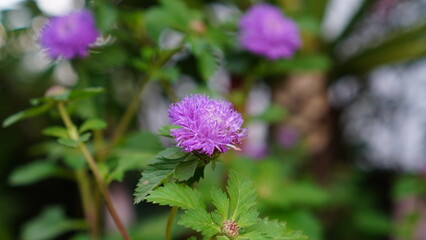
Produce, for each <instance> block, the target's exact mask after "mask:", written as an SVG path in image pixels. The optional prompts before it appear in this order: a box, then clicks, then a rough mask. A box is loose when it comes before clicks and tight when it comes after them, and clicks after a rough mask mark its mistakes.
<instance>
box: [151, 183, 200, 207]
mask: <svg viewBox="0 0 426 240" xmlns="http://www.w3.org/2000/svg"><path fill="white" fill-rule="evenodd" d="M146 200H147V201H149V202H152V203H156V204H160V205H168V206H173V207H179V208H182V209H204V208H205V207H206V205H205V203H204V201H203V198H202V196H201V193H200V192H199V191H198V190H195V189H192V188H190V187H188V186H186V185H183V184H178V183H166V184H164V187H160V188H157V189H155V190H154V191H152V192H151V193H150V194H149V196H147V197H146Z"/></svg>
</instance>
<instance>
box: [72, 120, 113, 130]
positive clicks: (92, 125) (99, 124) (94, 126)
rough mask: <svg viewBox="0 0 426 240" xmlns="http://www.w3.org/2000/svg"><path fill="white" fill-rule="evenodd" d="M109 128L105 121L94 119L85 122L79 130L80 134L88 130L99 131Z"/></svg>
mask: <svg viewBox="0 0 426 240" xmlns="http://www.w3.org/2000/svg"><path fill="white" fill-rule="evenodd" d="M106 127H107V124H106V122H105V121H104V120H102V119H99V118H92V119H89V120H87V121H85V122H84V123H83V124H81V126H80V129H79V130H78V131H79V132H80V133H83V132H85V131H88V130H99V129H104V128H106Z"/></svg>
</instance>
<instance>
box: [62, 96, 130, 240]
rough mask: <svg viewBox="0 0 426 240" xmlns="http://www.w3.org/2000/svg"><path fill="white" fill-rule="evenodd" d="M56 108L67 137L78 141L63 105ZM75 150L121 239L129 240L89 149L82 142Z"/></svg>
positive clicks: (76, 132) (75, 130)
mask: <svg viewBox="0 0 426 240" xmlns="http://www.w3.org/2000/svg"><path fill="white" fill-rule="evenodd" d="M57 108H58V111H59V114H60V115H61V118H62V120H63V122H64V124H65V126H66V127H67V129H68V134H69V136H70V137H71V139H73V140H78V139H79V135H78V131H77V128H76V127H75V126H74V124H73V123H72V121H71V118H70V116H69V115H68V112H67V110H66V109H65V106H64V103H63V102H58V103H57ZM77 148H78V149H79V150H80V151H81V153H82V154H83V156H84V158H85V159H86V161H87V163H88V165H89V167H90V170H92V173H93V175H94V177H95V181H96V184H97V186H98V188H99V191H100V193H101V195H102V197H103V198H104V201H105V205H106V207H107V209H108V211H109V212H110V214H111V217H112V219H113V220H114V222H115V224H116V226H117V228H118V230H119V231H120V233H121V235H122V237H123V239H125V240H130V237H129V235H128V233H127V231H126V228H125V227H124V224H123V223H122V221H121V220H120V217H119V216H118V214H117V210H116V209H115V207H114V204H113V202H112V199H111V195H110V194H109V191H108V188H107V186H106V184H105V181H104V178H103V177H102V175H101V173H100V171H99V169H98V167H97V166H96V163H95V159H94V158H93V156H92V154H91V153H90V152H89V149H88V148H87V146H86V145H85V144H84V143H83V142H80V143H79V144H78V146H77Z"/></svg>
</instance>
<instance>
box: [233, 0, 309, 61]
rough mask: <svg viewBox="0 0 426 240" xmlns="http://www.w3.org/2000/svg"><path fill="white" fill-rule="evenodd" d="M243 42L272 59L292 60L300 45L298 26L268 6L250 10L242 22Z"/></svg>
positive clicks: (259, 53) (246, 47) (245, 45)
mask: <svg viewBox="0 0 426 240" xmlns="http://www.w3.org/2000/svg"><path fill="white" fill-rule="evenodd" d="M240 43H241V45H242V46H243V47H244V48H245V49H247V50H249V51H250V52H252V53H255V54H258V55H262V56H265V57H267V58H269V59H271V60H274V59H278V58H290V57H292V56H293V54H294V52H295V51H296V50H297V49H298V48H299V47H300V45H301V43H300V37H299V30H298V28H297V26H296V24H295V23H294V22H293V21H292V20H291V19H288V18H285V17H284V15H283V14H282V13H281V11H280V10H279V9H278V8H276V7H274V6H272V5H268V4H257V5H255V6H253V7H251V8H250V9H249V10H248V11H247V13H246V14H245V15H244V16H243V17H242V18H241V19H240Z"/></svg>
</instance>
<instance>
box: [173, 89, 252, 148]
mask: <svg viewBox="0 0 426 240" xmlns="http://www.w3.org/2000/svg"><path fill="white" fill-rule="evenodd" d="M169 117H170V122H171V123H172V124H174V125H179V126H181V128H178V129H172V130H171V135H172V136H173V137H174V138H175V140H176V144H177V146H179V147H181V148H182V149H183V150H184V151H185V152H193V151H196V152H198V153H202V154H207V155H209V156H211V155H212V154H213V153H214V152H215V151H218V152H221V153H223V152H226V151H227V150H228V149H229V148H233V149H236V150H239V148H238V147H237V145H238V144H240V143H241V140H242V139H243V138H244V137H245V132H246V129H244V128H241V125H242V124H243V119H242V117H241V114H240V113H238V112H237V111H235V110H234V109H233V107H232V104H231V103H229V102H227V101H225V100H213V99H210V98H208V97H207V96H204V95H190V96H187V97H185V98H184V99H183V100H182V101H180V102H178V103H175V104H172V105H171V106H170V109H169Z"/></svg>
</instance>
